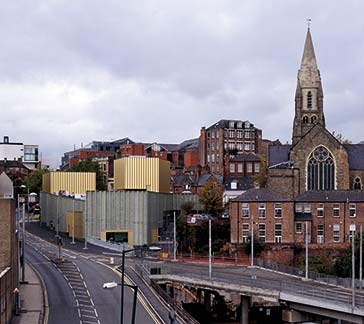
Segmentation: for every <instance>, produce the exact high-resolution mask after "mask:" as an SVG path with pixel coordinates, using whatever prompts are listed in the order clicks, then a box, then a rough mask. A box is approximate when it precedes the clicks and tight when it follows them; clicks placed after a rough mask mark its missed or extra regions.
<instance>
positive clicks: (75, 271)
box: [25, 234, 163, 324]
mask: <svg viewBox="0 0 364 324" xmlns="http://www.w3.org/2000/svg"><path fill="white" fill-rule="evenodd" d="M27 242H28V246H27V249H26V254H25V255H26V259H27V260H29V261H30V262H31V263H32V265H34V267H36V269H37V270H39V272H40V274H41V275H42V277H43V279H44V281H45V284H46V287H47V291H48V295H49V297H48V298H49V306H50V308H49V323H52V324H58V323H59V324H61V323H62V324H63V323H80V324H82V323H85V324H91V323H95V324H96V323H97V324H115V323H119V322H120V313H121V305H120V300H121V299H120V292H121V289H120V288H121V287H120V286H117V287H115V288H113V289H103V288H102V286H103V283H105V282H111V281H115V282H120V276H119V274H117V273H116V272H115V271H114V270H113V269H111V268H109V267H107V266H106V265H102V264H100V263H98V262H99V261H98V260H99V259H100V256H95V255H83V254H81V253H80V252H74V251H67V252H65V253H64V256H65V260H64V262H59V261H56V259H57V254H58V249H57V247H56V246H55V245H53V244H51V243H48V242H46V241H44V240H40V239H39V238H37V237H35V236H33V235H30V234H28V235H27ZM104 259H105V257H104ZM101 261H102V259H101ZM140 297H141V296H140ZM124 305H125V306H124V323H131V316H132V312H131V310H132V306H133V291H132V290H131V289H130V288H128V287H125V298H124ZM136 323H143V324H155V323H163V322H161V321H159V320H158V319H157V318H156V317H155V316H154V315H153V313H152V311H151V310H149V308H148V306H147V304H146V303H145V301H144V300H143V298H139V299H138V302H137V311H136Z"/></svg>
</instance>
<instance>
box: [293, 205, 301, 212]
mask: <svg viewBox="0 0 364 324" xmlns="http://www.w3.org/2000/svg"><path fill="white" fill-rule="evenodd" d="M295 210H296V213H302V204H301V203H296V205H295Z"/></svg>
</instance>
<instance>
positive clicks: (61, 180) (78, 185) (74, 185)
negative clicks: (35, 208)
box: [42, 172, 96, 195]
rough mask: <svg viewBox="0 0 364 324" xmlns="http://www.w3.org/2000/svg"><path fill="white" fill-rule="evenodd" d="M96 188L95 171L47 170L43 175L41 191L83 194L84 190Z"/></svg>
mask: <svg viewBox="0 0 364 324" xmlns="http://www.w3.org/2000/svg"><path fill="white" fill-rule="evenodd" d="M93 190H96V173H95V172H48V173H45V174H44V175H43V184H42V191H43V192H47V193H50V194H57V193H59V192H60V191H67V192H68V193H69V194H75V195H84V194H86V191H93Z"/></svg>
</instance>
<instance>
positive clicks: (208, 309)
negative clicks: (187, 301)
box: [203, 290, 211, 312]
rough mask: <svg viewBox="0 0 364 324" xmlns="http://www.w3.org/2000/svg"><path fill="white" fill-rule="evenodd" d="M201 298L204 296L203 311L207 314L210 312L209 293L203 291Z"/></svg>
mask: <svg viewBox="0 0 364 324" xmlns="http://www.w3.org/2000/svg"><path fill="white" fill-rule="evenodd" d="M203 296H204V298H203V299H204V305H205V310H206V311H208V312H209V311H210V310H211V291H209V290H204V292H203Z"/></svg>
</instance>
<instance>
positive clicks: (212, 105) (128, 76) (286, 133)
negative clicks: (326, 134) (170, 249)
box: [0, 0, 364, 168]
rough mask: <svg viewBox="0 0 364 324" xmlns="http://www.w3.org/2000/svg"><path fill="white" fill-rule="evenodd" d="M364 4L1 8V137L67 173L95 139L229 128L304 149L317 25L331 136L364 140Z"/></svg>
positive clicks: (170, 136) (161, 137) (190, 1)
mask: <svg viewBox="0 0 364 324" xmlns="http://www.w3.org/2000/svg"><path fill="white" fill-rule="evenodd" d="M363 12H364V1H361V0H347V1H345V2H343V1H334V0H320V1H317V0H312V1H310V0H306V1H300V0H294V1H292V0H274V1H273V0H271V1H267V0H251V1H250V0H249V1H243V0H242V1H236V0H231V1H228V0H226V1H225V0H205V1H198V0H184V1H177V0H176V1H175V0H160V1H158V0H155V1H154V0H145V1H142V0H140V1H139V0H131V1H128V0H121V1H120V0H105V1H94V0H75V1H68V0H43V1H35V0H34V1H29V0H17V1H6V2H3V3H2V5H1V9H0V26H1V28H0V39H1V46H0V112H1V118H0V129H1V130H2V131H1V133H2V134H0V138H1V137H2V136H5V135H7V136H9V137H10V141H11V142H23V143H24V144H38V145H39V148H40V151H41V152H42V157H43V161H44V163H45V164H50V165H51V167H53V168H56V167H57V166H58V165H59V164H60V159H61V156H62V155H63V153H64V152H67V151H70V150H73V148H74V147H76V148H79V147H81V146H82V145H86V144H88V143H90V142H91V141H93V140H101V141H109V140H115V139H119V138H123V137H129V138H130V139H132V140H133V141H135V142H159V143H180V142H182V141H184V140H186V139H191V138H196V137H198V136H199V133H200V129H201V127H203V126H206V127H208V126H210V125H212V124H213V123H215V122H217V121H218V120H220V119H239V120H244V121H245V120H249V121H250V122H252V123H253V124H254V125H255V126H256V127H258V128H261V129H262V130H263V137H264V138H268V139H272V140H274V139H280V140H281V142H282V143H286V142H287V141H288V142H290V141H291V134H292V124H293V117H294V95H295V89H296V80H297V72H298V69H299V65H300V61H301V57H302V53H303V46H304V41H305V37H306V32H307V23H306V20H307V19H308V18H310V19H311V20H312V23H311V34H312V38H313V43H314V47H315V52H316V58H317V61H318V66H319V69H320V72H321V77H322V82H323V90H324V112H325V118H326V127H327V128H328V129H329V130H330V131H335V132H337V133H341V134H343V136H344V138H348V139H349V140H351V141H352V142H353V143H357V142H360V141H362V140H364V135H363V134H362V128H363V126H362V125H363V100H362V98H361V94H362V93H363V90H364V87H363V84H364V83H363V80H362V76H363V75H364V38H363V32H364V19H363V15H362V13H363Z"/></svg>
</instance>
